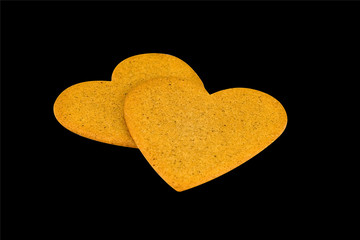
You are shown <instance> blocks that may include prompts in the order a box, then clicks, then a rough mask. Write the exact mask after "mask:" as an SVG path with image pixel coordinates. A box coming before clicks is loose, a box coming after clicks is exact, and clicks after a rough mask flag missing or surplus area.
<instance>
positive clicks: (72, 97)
mask: <svg viewBox="0 0 360 240" xmlns="http://www.w3.org/2000/svg"><path fill="white" fill-rule="evenodd" d="M171 76H173V77H178V78H184V79H187V80H188V81H192V82H194V84H195V85H197V86H199V87H203V83H202V82H201V80H200V78H199V77H198V75H197V74H196V73H195V72H194V70H193V69H192V68H191V67H190V66H189V65H187V64H186V63H185V62H184V61H182V60H181V59H179V58H177V57H174V56H171V55H168V54H160V53H148V54H140V55H136V56H132V57H129V58H127V59H125V60H124V61H122V62H121V63H119V64H118V66H116V68H115V70H114V72H113V74H112V81H88V82H82V83H79V84H75V85H73V86H71V87H69V88H67V89H66V90H64V91H63V92H62V93H61V94H60V95H59V96H58V98H57V99H56V101H55V103H54V114H55V117H56V119H57V120H58V121H59V123H60V124H61V125H63V126H64V127H65V128H67V129H68V130H70V131H72V132H74V133H76V134H78V135H80V136H83V137H86V138H89V139H93V140H96V141H100V142H104V143H109V144H114V145H119V146H125V147H133V148H136V144H135V143H134V141H133V139H132V138H131V136H130V134H129V131H128V129H127V126H126V124H125V120H124V114H123V105H124V100H125V96H126V94H127V93H128V92H129V91H130V90H131V89H132V88H133V87H135V86H136V85H138V84H139V83H141V82H143V81H145V80H148V79H151V78H156V77H171Z"/></svg>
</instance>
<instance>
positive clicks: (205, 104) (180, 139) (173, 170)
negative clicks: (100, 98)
mask: <svg viewBox="0 0 360 240" xmlns="http://www.w3.org/2000/svg"><path fill="white" fill-rule="evenodd" d="M124 112H125V120H126V123H127V126H128V128H129V131H130V133H131V136H132V137H133V139H134V141H135V143H136V144H137V146H138V148H139V149H140V150H141V152H142V153H143V155H144V156H145V158H146V159H147V161H148V162H149V163H150V165H151V166H152V167H153V168H154V170H155V171H156V172H157V173H158V174H159V175H160V177H162V178H163V180H164V181H165V182H167V183H168V184H169V185H170V186H171V187H172V188H174V189H175V190H176V191H184V190H187V189H190V188H193V187H196V186H198V185H200V184H203V183H205V182H208V181H210V180H212V179H214V178H216V177H219V176H221V175H223V174H225V173H227V172H228V171H230V170H232V169H234V168H236V167H237V166H239V165H241V164H242V163H244V162H245V161H247V160H249V159H250V158H252V157H254V156H255V155H257V154H258V153H259V152H261V151H262V150H263V149H265V148H266V147H267V146H269V145H270V144H271V143H272V142H273V141H275V140H276V139H277V138H278V137H279V136H280V135H281V134H282V132H283V131H284V129H285V127H286V124H287V115H286V112H285V110H284V108H283V106H282V105H281V104H280V102H279V101H277V100H276V99H275V98H273V97H272V96H270V95H268V94H266V93H263V92H260V91H257V90H253V89H248V88H232V89H227V90H223V91H219V92H216V93H213V94H211V95H210V94H209V93H208V92H207V91H206V90H205V89H204V88H203V87H199V86H198V85H196V84H194V83H192V82H191V81H184V80H179V79H176V78H159V79H153V80H150V81H146V82H144V83H142V84H140V85H138V86H137V87H135V88H133V89H132V90H131V91H130V92H129V93H128V94H127V96H126V99H125V106H124Z"/></svg>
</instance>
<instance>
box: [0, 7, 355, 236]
mask: <svg viewBox="0 0 360 240" xmlns="http://www.w3.org/2000/svg"><path fill="white" fill-rule="evenodd" d="M1 4H2V6H1V7H2V12H1V15H2V16H1V17H2V19H1V20H2V26H1V44H2V47H1V58H2V59H1V60H2V66H1V138H2V139H1V140H2V146H1V155H2V156H1V163H2V189H1V190H2V223H3V228H2V234H3V236H4V238H3V239H19V237H20V236H33V237H36V239H53V237H54V236H60V237H70V238H80V237H81V238H89V237H93V236H97V235H103V234H106V235H111V236H113V237H114V238H115V237H120V236H126V235H124V234H129V233H130V234H133V235H134V234H136V235H139V234H141V233H145V234H147V236H157V235H161V234H166V231H172V232H175V233H176V236H177V235H180V234H182V233H187V232H190V231H194V230H201V229H202V228H200V225H199V224H203V223H205V224H206V227H205V228H204V229H207V230H206V231H207V232H209V231H211V232H214V233H215V232H222V231H224V229H219V228H218V225H219V223H226V224H227V228H228V229H227V230H226V231H225V232H226V233H230V232H231V230H234V229H240V230H241V231H244V230H245V228H246V229H248V227H249V226H250V227H254V228H257V226H259V224H260V223H264V224H263V225H262V227H261V229H262V231H266V232H273V233H278V231H279V228H286V229H290V230H291V231H292V233H293V234H294V233H295V234H296V235H298V234H303V233H304V232H307V231H308V230H312V229H316V228H317V227H318V226H317V224H316V219H317V218H318V217H319V216H322V217H324V215H325V216H326V215H327V214H328V212H327V211H326V207H325V206H324V202H323V201H322V200H321V199H322V198H319V196H321V195H322V194H325V192H327V191H328V190H329V189H330V188H332V187H333V186H334V185H333V184H334V181H333V180H332V179H331V178H329V177H328V176H327V175H326V174H323V173H326V171H323V170H320V168H319V166H320V165H322V163H323V162H324V159H323V158H321V157H320V156H319V153H320V154H321V151H322V150H323V149H324V148H325V147H323V146H321V144H319V142H321V140H320V139H319V137H318V136H319V135H321V131H322V130H321V128H320V127H319V126H323V122H322V120H320V119H321V118H320V116H321V115H322V114H323V113H325V112H327V107H326V104H324V102H325V100H324V98H323V97H322V94H320V93H324V94H328V93H329V92H328V90H327V86H328V85H331V84H329V83H330V82H331V81H332V80H333V79H337V77H338V76H340V75H342V76H344V74H346V73H348V72H349V70H350V69H352V67H354V66H355V63H354V62H353V61H351V60H350V59H351V58H350V57H351V55H352V54H354V51H353V50H354V49H353V48H354V43H355V42H356V41H355V36H356V35H355V34H356V31H355V30H354V26H355V25H356V21H357V20H358V19H357V17H355V15H354V14H355V11H354V12H352V11H351V9H353V8H354V6H356V5H355V4H350V3H347V4H340V3H337V4H335V3H323V4H321V3H282V2H277V3H266V2H257V3H256V2H254V3H250V2H248V3H239V2H238V3H234V2H227V3H215V2H211V3H200V2H197V3H189V2H187V3H186V2H185V3H181V2H175V3H173V2H167V3H165V2H157V3H147V2H133V3H130V2H124V3H120V2H118V3H115V2H105V3H100V2H87V3H84V2H77V3H74V2H63V3H61V2H56V3H50V2H33V3H24V2H23V3H21V2H13V3H10V2H2V3H1ZM357 6H358V4H357ZM151 52H158V53H168V54H172V55H174V56H177V57H179V58H180V59H182V60H184V61H185V62H186V63H188V64H189V65H190V66H191V67H192V68H193V69H194V70H195V71H196V72H197V74H198V75H199V76H200V78H201V79H202V80H203V82H204V85H205V87H206V89H207V90H208V91H209V92H210V93H213V92H216V91H219V90H222V89H226V88H231V87H247V88H254V89H257V90H260V91H264V92H266V93H268V94H270V95H272V96H274V97H275V98H276V99H278V100H279V101H280V102H281V103H282V104H283V106H284V107H285V109H286V111H287V113H288V126H287V128H286V130H285V132H284V133H283V135H282V136H281V137H280V138H279V139H278V140H276V141H275V142H274V143H273V144H272V145H270V146H269V147H268V148H267V149H265V150H264V151H263V152H261V153H260V154H259V155H257V156H256V157H254V158H253V159H251V160H250V161H248V162H247V163H245V164H243V165H241V166H240V167H238V168H237V169H235V170H233V171H231V172H229V173H227V174H225V175H224V176H221V177H219V178H217V179H216V180H213V181H211V182H208V183H206V184H204V185H201V186H199V187H196V188H193V189H190V190H187V191H185V192H181V193H178V192H176V191H174V190H173V189H172V188H171V187H169V186H168V185H167V184H166V183H165V182H164V181H163V180H162V179H161V178H160V177H158V176H157V174H156V173H155V172H154V171H153V170H152V168H151V167H150V165H149V164H148V163H147V162H146V160H145V159H144V157H143V156H142V154H141V153H140V151H139V150H137V149H130V148H124V147H118V146H112V145H107V144H103V143H99V142H95V141H92V140H88V139H86V138H83V137H80V136H78V135H76V134H73V133H71V132H69V131H68V130H66V129H65V128H63V127H62V126H61V125H60V124H59V123H58V122H57V121H56V119H55V117H54V115H53V111H52V107H53V103H54V101H55V99H56V97H57V96H58V95H59V94H60V93H61V92H62V91H63V90H64V89H66V88H67V87H69V86H71V85H73V84H75V83H79V82H83V81H90V80H110V77H111V73H112V71H113V69H114V68H115V66H116V65H117V64H118V63H119V62H120V61H122V60H124V59H125V58H127V57H130V56H133V55H135V54H141V53H151ZM337 83H338V82H337ZM319 89H321V90H319ZM319 91H320V92H319ZM314 96H316V99H314ZM327 101H332V100H331V98H330V99H328V100H327ZM314 129H316V130H314ZM319 133H320V134H319ZM326 161H328V160H326ZM322 168H323V167H322ZM310 208H311V209H312V208H315V209H316V210H315V211H313V210H311V211H310V210H309V209H310ZM304 216H305V217H307V224H305V225H298V224H297V223H295V221H296V219H301V218H302V217H304ZM314 219H315V220H314ZM269 225H276V226H277V227H275V228H272V227H269V229H266V230H265V229H264V227H266V226H269ZM245 226H246V227H245ZM133 227H135V228H133ZM148 228H149V229H150V228H151V230H149V229H148ZM193 233H194V232H193ZM257 233H258V231H254V232H253V234H257ZM111 239H112V238H111Z"/></svg>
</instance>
